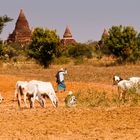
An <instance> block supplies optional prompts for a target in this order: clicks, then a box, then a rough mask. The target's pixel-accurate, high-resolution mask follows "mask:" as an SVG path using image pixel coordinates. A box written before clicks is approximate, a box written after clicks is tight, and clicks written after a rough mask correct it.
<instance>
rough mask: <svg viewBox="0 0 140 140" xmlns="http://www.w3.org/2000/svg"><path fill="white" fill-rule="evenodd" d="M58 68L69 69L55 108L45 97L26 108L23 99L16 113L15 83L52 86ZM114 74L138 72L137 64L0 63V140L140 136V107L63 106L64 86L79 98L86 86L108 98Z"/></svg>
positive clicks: (91, 139)
mask: <svg viewBox="0 0 140 140" xmlns="http://www.w3.org/2000/svg"><path fill="white" fill-rule="evenodd" d="M61 67H67V69H68V75H67V76H66V84H67V91H66V92H65V93H57V96H58V98H59V106H58V108H54V107H53V106H52V104H51V103H50V101H49V100H47V107H46V108H42V107H41V106H40V105H39V104H38V103H37V102H36V103H35V107H36V108H35V109H31V110H30V109H29V108H25V106H24V104H23V103H22V109H21V110H20V111H19V110H18V106H17V102H16V101H13V97H14V90H15V83H16V81H17V80H33V79H38V80H42V81H51V82H52V83H53V86H54V88H55V89H56V83H55V77H54V76H55V73H56V72H57V70H58V69H59V68H61ZM115 74H119V75H121V76H122V77H123V78H127V77H130V76H140V66H139V65H125V66H110V67H109V66H108V67H106V66H92V65H79V66H70V65H67V66H65V65H63V66H50V68H49V69H42V68H40V67H38V66H33V65H24V68H23V67H21V66H16V67H13V66H4V67H1V68H0V92H1V94H2V95H3V96H4V99H5V100H4V101H3V102H2V103H1V104H0V140H17V139H18V140H24V139H27V140H140V107H139V106H132V107H130V106H127V105H126V106H125V105H124V106H123V105H122V106H119V107H118V106H110V107H100V106H99V107H90V106H84V105H77V107H74V108H67V107H65V104H64V99H65V97H66V96H67V94H68V91H69V90H72V91H73V92H74V93H77V92H79V91H80V92H81V93H82V94H83V96H84V94H86V92H87V91H88V90H94V91H97V92H105V93H107V94H108V96H112V95H113V94H117V90H116V87H115V86H113V85H112V76H113V75H115Z"/></svg>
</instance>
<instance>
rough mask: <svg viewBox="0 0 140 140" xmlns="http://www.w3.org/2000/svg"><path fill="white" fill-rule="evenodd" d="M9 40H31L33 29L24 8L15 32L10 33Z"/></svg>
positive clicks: (23, 41) (25, 42) (22, 41)
mask: <svg viewBox="0 0 140 140" xmlns="http://www.w3.org/2000/svg"><path fill="white" fill-rule="evenodd" d="M7 42H18V43H21V44H27V43H29V42H31V30H30V28H29V24H28V21H27V19H26V17H25V15H24V12H23V10H22V9H21V10H20V13H19V17H18V19H17V22H16V24H15V29H14V31H13V33H11V34H9V37H8V39H7Z"/></svg>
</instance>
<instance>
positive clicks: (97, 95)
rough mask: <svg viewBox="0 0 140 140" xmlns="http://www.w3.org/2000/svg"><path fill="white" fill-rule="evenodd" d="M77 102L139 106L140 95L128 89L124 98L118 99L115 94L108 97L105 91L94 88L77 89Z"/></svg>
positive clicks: (86, 105) (96, 104) (92, 104)
mask: <svg viewBox="0 0 140 140" xmlns="http://www.w3.org/2000/svg"><path fill="white" fill-rule="evenodd" d="M75 95H76V98H77V103H78V105H79V106H85V107H113V106H139V105H140V95H139V94H137V93H135V92H134V91H133V90H129V91H128V92H126V94H125V99H121V100H120V99H119V98H118V95H117V94H113V93H112V97H108V95H107V93H106V92H98V91H94V90H87V91H77V92H76V94H75Z"/></svg>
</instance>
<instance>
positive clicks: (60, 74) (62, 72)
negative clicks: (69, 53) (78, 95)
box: [55, 68, 67, 91]
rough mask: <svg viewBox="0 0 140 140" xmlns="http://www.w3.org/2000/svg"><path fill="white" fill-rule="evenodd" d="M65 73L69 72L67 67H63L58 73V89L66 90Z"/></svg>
mask: <svg viewBox="0 0 140 140" xmlns="http://www.w3.org/2000/svg"><path fill="white" fill-rule="evenodd" d="M65 74H67V69H66V68H65V69H63V68H61V69H60V70H59V71H58V72H57V74H56V76H55V77H56V83H57V91H65V90H66V84H65V80H64V78H65Z"/></svg>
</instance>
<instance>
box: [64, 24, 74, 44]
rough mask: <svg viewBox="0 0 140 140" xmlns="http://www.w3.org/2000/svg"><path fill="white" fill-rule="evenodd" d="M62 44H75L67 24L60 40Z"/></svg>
mask: <svg viewBox="0 0 140 140" xmlns="http://www.w3.org/2000/svg"><path fill="white" fill-rule="evenodd" d="M61 42H62V44H63V45H64V46H67V45H75V44H76V41H75V39H73V37H72V34H71V31H70V28H69V27H68V26H67V27H66V29H65V32H64V35H63V39H62V40H61Z"/></svg>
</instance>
